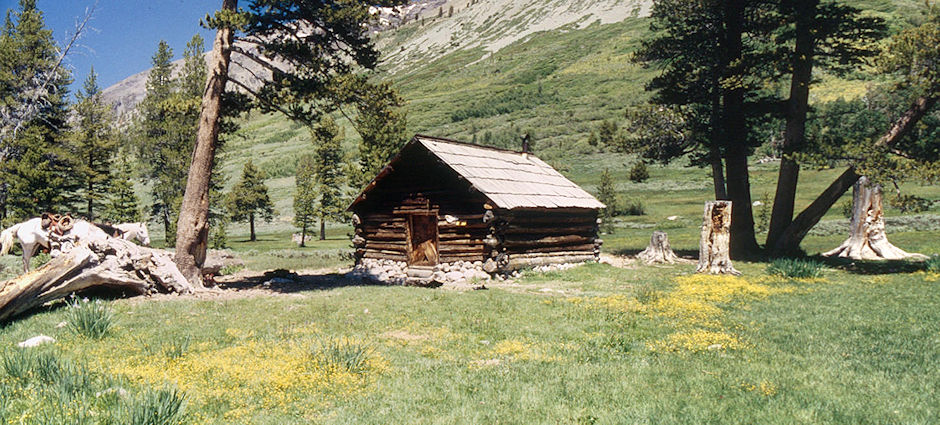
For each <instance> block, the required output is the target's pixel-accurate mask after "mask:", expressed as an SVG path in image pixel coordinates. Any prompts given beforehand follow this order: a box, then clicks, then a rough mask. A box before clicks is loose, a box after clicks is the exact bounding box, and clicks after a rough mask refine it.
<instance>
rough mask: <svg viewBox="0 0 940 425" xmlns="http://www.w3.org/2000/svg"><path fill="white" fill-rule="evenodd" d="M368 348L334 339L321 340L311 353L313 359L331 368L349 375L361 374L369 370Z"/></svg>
mask: <svg viewBox="0 0 940 425" xmlns="http://www.w3.org/2000/svg"><path fill="white" fill-rule="evenodd" d="M369 352H370V349H369V347H366V346H364V345H361V344H356V343H353V342H350V341H346V340H340V339H335V338H327V339H322V340H320V342H319V343H318V344H317V346H316V348H315V351H314V352H313V358H314V359H315V360H317V361H319V362H322V363H325V364H326V365H329V366H331V367H333V368H337V369H342V370H346V371H348V372H350V373H363V372H365V371H366V370H367V369H369V362H368V360H369Z"/></svg>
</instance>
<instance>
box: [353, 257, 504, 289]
mask: <svg viewBox="0 0 940 425" xmlns="http://www.w3.org/2000/svg"><path fill="white" fill-rule="evenodd" d="M352 274H354V275H356V276H359V277H362V278H366V279H370V280H374V281H377V282H382V283H389V284H392V285H406V284H409V283H410V282H409V280H419V279H416V278H415V277H413V276H412V277H409V276H408V264H407V263H405V262H404V261H393V260H376V259H370V258H363V259H360V260H359V263H358V264H356V266H355V267H354V268H353V270H352ZM490 278H491V276H490V274H489V273H486V272H484V271H483V262H482V261H474V262H470V261H457V262H453V263H442V264H438V265H436V266H434V267H433V268H431V275H430V276H428V277H423V276H422V277H421V278H420V279H423V280H430V281H431V282H437V283H440V284H445V285H446V284H455V283H468V282H470V281H487V280H490Z"/></svg>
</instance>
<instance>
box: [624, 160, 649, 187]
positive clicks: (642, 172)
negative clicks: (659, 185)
mask: <svg viewBox="0 0 940 425" xmlns="http://www.w3.org/2000/svg"><path fill="white" fill-rule="evenodd" d="M629 177H630V181H632V182H634V183H643V182H645V181H646V180H647V179H649V178H650V172H649V170H647V169H646V163H645V162H643V161H639V162H637V163H636V164H634V165H633V168H631V169H630V176H629Z"/></svg>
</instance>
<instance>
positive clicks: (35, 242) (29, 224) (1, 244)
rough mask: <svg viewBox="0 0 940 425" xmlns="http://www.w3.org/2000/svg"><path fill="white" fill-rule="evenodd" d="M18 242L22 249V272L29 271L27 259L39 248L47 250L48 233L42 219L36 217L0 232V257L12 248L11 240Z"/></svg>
mask: <svg viewBox="0 0 940 425" xmlns="http://www.w3.org/2000/svg"><path fill="white" fill-rule="evenodd" d="M14 237H15V238H17V239H19V240H20V246H21V247H22V248H23V272H28V271H29V259H30V258H31V257H32V256H33V255H35V254H36V250H38V249H39V247H40V246H42V247H45V248H49V231H48V230H46V229H44V228H43V219H42V218H39V217H36V218H33V219H29V220H26V221H24V222H22V223H18V224H14V225H12V226H10V227H9V228H8V229H6V230H4V231H3V232H0V255H7V253H9V252H10V249H11V248H13V238H14Z"/></svg>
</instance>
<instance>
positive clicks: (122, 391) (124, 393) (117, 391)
mask: <svg viewBox="0 0 940 425" xmlns="http://www.w3.org/2000/svg"><path fill="white" fill-rule="evenodd" d="M111 394H116V395H117V396H118V397H120V398H127V396H128V395H130V393H128V392H127V390H125V389H124V388H121V387H111V388H108V389H106V390H104V391H98V392H96V393H95V397H101V396H107V395H111Z"/></svg>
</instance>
